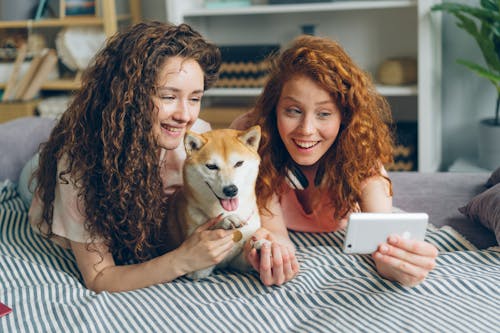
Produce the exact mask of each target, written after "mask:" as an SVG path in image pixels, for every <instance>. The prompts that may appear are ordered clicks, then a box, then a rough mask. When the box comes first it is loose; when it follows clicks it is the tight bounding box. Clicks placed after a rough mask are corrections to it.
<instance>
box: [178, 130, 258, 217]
mask: <svg viewBox="0 0 500 333" xmlns="http://www.w3.org/2000/svg"><path fill="white" fill-rule="evenodd" d="M260 135H261V132H260V127H259V126H254V127H251V128H249V129H248V130H246V131H237V130H232V129H219V130H213V131H210V132H207V133H203V134H196V133H194V132H188V133H186V136H185V138H184V145H185V148H186V155H187V159H186V161H185V163H184V173H183V175H184V187H185V191H186V193H187V195H189V196H190V197H191V198H193V199H195V200H196V201H197V202H198V203H201V204H203V205H204V206H206V207H207V208H208V207H210V208H209V209H210V210H212V211H214V210H218V211H220V212H224V211H225V212H233V211H236V210H237V209H238V207H239V205H240V202H241V201H242V200H243V201H246V200H255V181H256V179H257V175H258V172H259V164H260V157H259V154H258V152H257V149H258V147H259V142H260Z"/></svg>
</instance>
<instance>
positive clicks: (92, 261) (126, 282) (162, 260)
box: [71, 219, 234, 292]
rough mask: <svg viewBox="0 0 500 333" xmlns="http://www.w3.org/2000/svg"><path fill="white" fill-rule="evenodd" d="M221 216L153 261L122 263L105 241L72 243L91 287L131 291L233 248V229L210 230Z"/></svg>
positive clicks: (168, 278)
mask: <svg viewBox="0 0 500 333" xmlns="http://www.w3.org/2000/svg"><path fill="white" fill-rule="evenodd" d="M217 222H218V219H212V220H210V221H208V222H207V223H205V224H203V225H202V226H200V227H199V228H198V229H197V230H196V231H195V233H194V234H193V235H191V236H190V237H189V238H188V239H187V240H186V241H184V243H182V244H181V246H180V247H179V248H177V249H175V250H173V251H171V252H168V253H166V254H164V255H162V256H159V257H157V258H154V259H151V260H149V261H146V262H143V263H139V264H133V265H123V266H119V265H116V264H115V261H114V259H113V257H112V255H111V253H110V252H109V249H108V248H107V247H106V246H105V245H103V244H92V245H90V248H87V244H85V243H78V242H71V248H72V250H73V253H74V255H75V258H76V262H77V264H78V268H79V269H80V272H81V273H82V276H83V280H84V282H85V285H86V287H87V288H89V289H92V290H94V291H95V292H101V291H110V292H117V291H127V290H134V289H139V288H144V287H148V286H151V285H154V284H159V283H165V282H169V281H172V280H174V279H176V278H177V277H180V276H182V275H184V274H186V273H189V272H192V271H196V270H199V269H203V268H206V267H209V266H212V265H215V264H217V263H219V262H220V261H222V260H223V259H224V257H225V256H226V255H227V253H228V252H229V251H230V250H231V249H232V247H233V244H234V243H233V240H232V239H233V231H232V230H222V229H217V230H208V229H209V228H210V227H211V226H212V225H214V224H216V223H217Z"/></svg>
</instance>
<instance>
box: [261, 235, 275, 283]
mask: <svg viewBox="0 0 500 333" xmlns="http://www.w3.org/2000/svg"><path fill="white" fill-rule="evenodd" d="M271 268H272V267H271V244H270V243H264V245H262V247H261V248H260V270H259V272H260V280H261V281H262V283H264V284H265V285H266V286H269V285H272V284H273V272H272V270H271Z"/></svg>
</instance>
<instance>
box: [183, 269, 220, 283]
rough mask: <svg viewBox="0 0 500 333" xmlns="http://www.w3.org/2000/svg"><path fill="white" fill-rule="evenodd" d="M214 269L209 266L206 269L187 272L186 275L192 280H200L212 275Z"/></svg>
mask: <svg viewBox="0 0 500 333" xmlns="http://www.w3.org/2000/svg"><path fill="white" fill-rule="evenodd" d="M213 270H214V267H209V268H205V269H201V270H199V271H194V272H191V273H188V274H186V277H187V278H188V279H190V280H200V279H204V278H207V277H209V276H210V274H212V271H213Z"/></svg>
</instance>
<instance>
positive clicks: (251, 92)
mask: <svg viewBox="0 0 500 333" xmlns="http://www.w3.org/2000/svg"><path fill="white" fill-rule="evenodd" d="M376 88H377V90H378V91H379V92H380V93H381V94H382V95H384V96H417V95H418V87H417V85H409V86H388V85H381V84H377V85H376ZM261 92H262V88H212V89H209V90H207V92H206V93H205V95H206V96H211V97H255V96H258V95H259V94H260V93H261Z"/></svg>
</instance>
